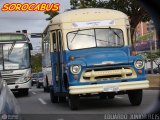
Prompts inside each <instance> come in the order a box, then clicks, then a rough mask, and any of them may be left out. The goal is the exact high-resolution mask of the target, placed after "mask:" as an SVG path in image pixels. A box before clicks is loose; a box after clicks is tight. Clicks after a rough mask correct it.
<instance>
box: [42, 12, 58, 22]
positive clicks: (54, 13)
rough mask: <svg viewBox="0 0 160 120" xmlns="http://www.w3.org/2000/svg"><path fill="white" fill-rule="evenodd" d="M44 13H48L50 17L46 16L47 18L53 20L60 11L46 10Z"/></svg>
mask: <svg viewBox="0 0 160 120" xmlns="http://www.w3.org/2000/svg"><path fill="white" fill-rule="evenodd" d="M44 14H48V15H49V17H48V18H46V20H51V19H52V18H53V17H55V16H56V15H58V14H59V12H55V11H45V12H44Z"/></svg>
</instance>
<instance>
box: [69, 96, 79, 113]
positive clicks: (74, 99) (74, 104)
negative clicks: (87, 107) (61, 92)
mask: <svg viewBox="0 0 160 120" xmlns="http://www.w3.org/2000/svg"><path fill="white" fill-rule="evenodd" d="M68 104H69V107H70V109H71V110H78V108H79V95H69V97H68Z"/></svg>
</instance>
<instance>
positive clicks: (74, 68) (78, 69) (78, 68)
mask: <svg viewBox="0 0 160 120" xmlns="http://www.w3.org/2000/svg"><path fill="white" fill-rule="evenodd" d="M70 69H71V72H72V73H73V74H79V73H80V72H81V66H80V65H73V66H71V68H70Z"/></svg>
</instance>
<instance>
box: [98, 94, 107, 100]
mask: <svg viewBox="0 0 160 120" xmlns="http://www.w3.org/2000/svg"><path fill="white" fill-rule="evenodd" d="M106 97H107V95H106V93H99V99H106Z"/></svg>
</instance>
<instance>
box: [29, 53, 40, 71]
mask: <svg viewBox="0 0 160 120" xmlns="http://www.w3.org/2000/svg"><path fill="white" fill-rule="evenodd" d="M31 66H32V72H33V73H35V72H40V71H42V55H41V54H36V55H33V56H31Z"/></svg>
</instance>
